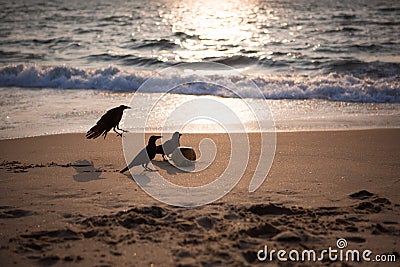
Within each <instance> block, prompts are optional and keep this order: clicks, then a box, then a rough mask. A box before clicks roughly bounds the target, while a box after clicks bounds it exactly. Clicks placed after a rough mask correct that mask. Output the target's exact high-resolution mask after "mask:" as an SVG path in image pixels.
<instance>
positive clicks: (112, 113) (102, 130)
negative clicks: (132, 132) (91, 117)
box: [86, 105, 130, 139]
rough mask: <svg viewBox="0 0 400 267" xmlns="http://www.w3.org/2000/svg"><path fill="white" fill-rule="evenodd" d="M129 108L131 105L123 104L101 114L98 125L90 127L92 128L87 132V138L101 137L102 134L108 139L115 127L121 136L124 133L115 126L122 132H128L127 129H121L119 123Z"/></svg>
mask: <svg viewBox="0 0 400 267" xmlns="http://www.w3.org/2000/svg"><path fill="white" fill-rule="evenodd" d="M128 108H130V107H127V106H124V105H121V106H119V107H116V108H113V109H110V110H109V111H107V112H106V114H104V115H103V116H101V118H100V120H99V121H98V122H97V123H96V125H95V126H93V127H92V128H90V130H89V131H88V132H87V133H86V138H87V139H92V138H93V139H94V138H97V137H99V136H100V135H103V136H104V139H106V136H107V133H108V132H109V131H110V130H111V129H113V130H114V132H116V133H117V134H118V135H119V136H121V137H122V133H119V132H117V130H116V129H115V128H117V129H118V130H120V131H122V132H126V131H125V130H122V129H120V128H119V126H118V125H119V122H120V121H121V118H122V114H123V113H124V110H125V109H128Z"/></svg>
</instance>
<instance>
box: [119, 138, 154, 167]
mask: <svg viewBox="0 0 400 267" xmlns="http://www.w3.org/2000/svg"><path fill="white" fill-rule="evenodd" d="M161 137H162V136H158V135H152V136H150V138H149V141H148V142H147V146H146V147H145V148H143V149H142V150H141V151H140V152H139V154H137V155H136V156H135V157H134V158H133V160H132V161H131V163H129V165H128V166H126V167H125V168H124V169H122V170H120V173H124V172H126V171H127V170H129V169H130V168H132V167H134V166H139V165H142V167H143V168H144V169H145V170H146V171H157V170H153V169H150V168H149V167H148V166H147V165H148V164H149V162H150V161H151V160H152V159H154V157H155V156H156V149H157V145H156V141H157V139H159V138H161Z"/></svg>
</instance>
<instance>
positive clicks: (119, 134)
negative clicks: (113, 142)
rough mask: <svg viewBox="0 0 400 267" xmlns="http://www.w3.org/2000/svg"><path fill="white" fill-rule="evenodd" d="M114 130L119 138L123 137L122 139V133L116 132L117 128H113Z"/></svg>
mask: <svg viewBox="0 0 400 267" xmlns="http://www.w3.org/2000/svg"><path fill="white" fill-rule="evenodd" d="M117 128H118V127H117ZM113 130H114V132H116V133H117V135H118V136H121V137H122V133H119V132H117V130H115V127H114V128H113Z"/></svg>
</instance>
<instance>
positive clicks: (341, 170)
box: [0, 129, 400, 266]
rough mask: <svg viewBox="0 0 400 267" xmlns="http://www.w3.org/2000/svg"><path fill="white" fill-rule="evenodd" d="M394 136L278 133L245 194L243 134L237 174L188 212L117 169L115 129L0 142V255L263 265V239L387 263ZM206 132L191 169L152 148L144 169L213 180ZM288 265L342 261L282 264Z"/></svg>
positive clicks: (109, 262)
mask: <svg viewBox="0 0 400 267" xmlns="http://www.w3.org/2000/svg"><path fill="white" fill-rule="evenodd" d="M203 137H205V136H204V135H184V136H182V139H181V144H182V145H190V146H193V147H195V146H196V144H198V142H199V141H200V140H201V139H202V138H203ZM399 137H400V130H398V129H386V130H364V131H338V132H297V133H278V135H277V150H276V156H275V160H274V163H273V166H272V168H271V171H270V173H269V175H268V177H267V180H266V181H265V182H264V184H263V185H262V186H261V187H260V188H259V189H258V190H257V191H256V192H255V193H249V192H248V191H247V188H248V185H249V181H250V178H251V176H252V174H253V170H254V168H255V166H256V164H257V161H258V157H259V153H260V152H259V149H258V140H259V136H258V135H257V134H251V136H250V142H251V147H252V148H251V149H252V154H251V158H250V162H249V165H248V168H247V169H246V171H245V175H244V177H243V179H242V180H241V181H240V182H239V184H238V185H237V186H236V187H235V188H234V190H233V191H232V192H230V193H229V194H228V195H226V196H225V197H223V198H222V199H220V200H218V201H217V202H215V203H212V204H209V205H206V206H202V207H196V208H177V207H172V206H168V205H165V204H162V203H160V202H158V201H156V200H154V199H153V198H151V197H149V196H148V195H147V194H146V193H144V192H143V191H142V190H141V189H140V188H139V187H138V185H137V184H136V183H135V181H134V180H132V177H131V176H130V174H120V173H119V172H118V171H119V170H120V169H122V168H123V167H125V160H124V157H123V153H122V146H121V139H120V138H119V137H117V136H115V134H110V135H109V136H108V137H107V139H106V140H103V139H97V140H86V139H85V138H84V134H63V135H53V136H41V137H32V138H22V139H13V140H2V141H0V149H1V165H0V183H1V185H0V190H1V194H0V226H1V229H0V235H1V238H0V263H1V266H15V265H19V266H27V265H33V264H39V265H53V264H54V265H79V266H150V265H151V264H154V266H175V265H184V266H199V265H200V266H203V265H204V266H248V265H256V264H260V265H264V264H266V263H265V262H259V261H258V260H257V257H256V254H257V251H259V250H260V249H263V248H264V245H268V247H269V248H270V249H275V250H278V249H287V250H288V251H289V250H291V249H298V250H299V251H301V250H304V249H315V250H317V251H320V250H323V249H328V247H333V248H336V240H337V239H338V238H345V239H346V240H347V242H348V247H347V248H349V249H359V250H360V251H362V250H365V249H369V250H371V251H372V252H373V255H375V254H393V255H395V256H396V258H397V264H398V263H399V261H400V256H399V247H400V246H399V244H400V225H399V221H400V194H399V192H400V175H399V174H400V164H399V162H400V138H399ZM212 139H213V140H214V141H215V143H216V144H217V147H218V153H217V157H216V160H215V162H214V163H213V164H212V165H211V166H210V167H209V168H208V169H206V170H205V171H203V172H201V173H198V174H196V175H193V174H190V173H184V172H181V171H178V170H176V169H174V168H173V167H171V166H170V165H169V164H168V163H166V162H162V159H161V157H160V156H157V157H156V159H155V160H154V161H153V167H155V168H156V169H158V170H159V172H160V174H162V175H163V176H165V177H167V179H169V180H170V181H172V182H174V183H176V184H182V185H192V186H197V185H200V184H203V183H204V182H205V181H210V180H213V179H215V178H216V177H217V176H218V175H219V174H220V173H221V172H222V171H223V169H224V168H225V166H226V164H227V159H228V158H229V153H230V150H229V149H230V146H229V142H228V141H226V139H225V138H224V136H223V135H218V134H213V135H212ZM371 257H372V256H371ZM273 264H275V265H281V264H283V263H282V262H278V261H277V259H275V260H274V261H273ZM287 264H288V263H287ZM297 264H298V265H309V266H314V265H335V266H336V265H337V266H342V264H343V262H330V261H329V260H326V261H324V262H300V263H293V264H292V263H290V264H288V266H292V265H297ZM345 264H347V265H346V266H352V265H359V263H354V262H345ZM370 264H371V266H373V265H377V266H378V265H379V264H378V263H376V262H374V263H370ZM385 266H396V263H394V264H393V263H392V264H390V263H386V264H385Z"/></svg>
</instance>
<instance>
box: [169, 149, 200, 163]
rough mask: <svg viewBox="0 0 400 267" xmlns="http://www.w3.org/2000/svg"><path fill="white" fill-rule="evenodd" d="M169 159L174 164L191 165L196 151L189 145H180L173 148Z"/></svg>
mask: <svg viewBox="0 0 400 267" xmlns="http://www.w3.org/2000/svg"><path fill="white" fill-rule="evenodd" d="M171 159H172V161H173V162H174V163H175V165H176V166H181V167H187V166H193V165H194V164H195V160H196V152H195V151H194V149H193V148H191V147H187V146H180V147H177V148H176V149H175V150H174V152H173V153H172V156H171Z"/></svg>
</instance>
